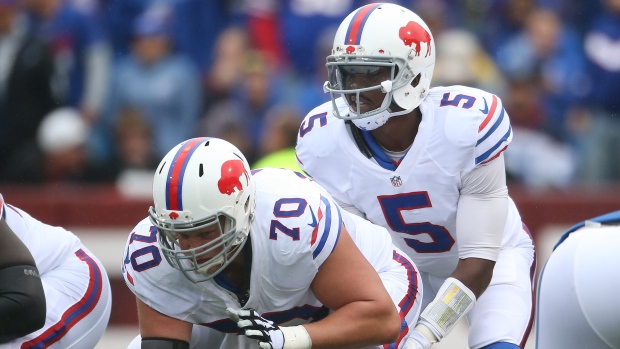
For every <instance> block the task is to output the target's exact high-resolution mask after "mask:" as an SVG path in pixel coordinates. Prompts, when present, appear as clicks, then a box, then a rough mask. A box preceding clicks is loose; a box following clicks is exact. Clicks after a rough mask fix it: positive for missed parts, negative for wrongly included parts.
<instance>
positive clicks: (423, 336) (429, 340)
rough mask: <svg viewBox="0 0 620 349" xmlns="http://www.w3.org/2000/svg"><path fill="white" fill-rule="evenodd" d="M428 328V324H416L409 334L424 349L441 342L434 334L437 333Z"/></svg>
mask: <svg viewBox="0 0 620 349" xmlns="http://www.w3.org/2000/svg"><path fill="white" fill-rule="evenodd" d="M429 327H431V325H430V324H428V323H426V324H425V323H421V322H418V324H417V325H416V326H415V328H414V329H413V332H412V333H411V337H413V338H414V339H415V340H416V341H418V343H420V344H421V345H422V347H423V348H424V349H428V348H430V347H431V346H432V345H433V344H435V343H437V342H439V341H440V340H441V337H439V336H438V335H437V334H436V332H437V331H436V330H435V331H433V330H432V329H431V328H429Z"/></svg>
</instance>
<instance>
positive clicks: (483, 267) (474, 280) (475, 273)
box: [450, 258, 495, 299]
mask: <svg viewBox="0 0 620 349" xmlns="http://www.w3.org/2000/svg"><path fill="white" fill-rule="evenodd" d="M494 267H495V262H494V261H491V260H488V259H481V258H466V259H459V262H458V264H457V266H456V269H455V270H454V272H453V273H452V275H450V277H453V278H455V279H458V280H459V281H461V282H462V283H463V284H464V285H465V286H467V288H469V289H470V290H471V291H472V292H473V293H474V294H475V295H476V299H477V298H479V297H480V296H481V295H482V293H483V292H484V291H485V290H486V289H487V287H488V286H489V284H490V283H491V278H492V277H493V268H494Z"/></svg>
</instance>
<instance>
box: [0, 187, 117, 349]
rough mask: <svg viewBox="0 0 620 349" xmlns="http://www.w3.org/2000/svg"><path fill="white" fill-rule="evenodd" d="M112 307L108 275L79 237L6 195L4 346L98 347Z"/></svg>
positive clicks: (1, 257)
mask: <svg viewBox="0 0 620 349" xmlns="http://www.w3.org/2000/svg"><path fill="white" fill-rule="evenodd" d="M111 307H112V299H111V293H110V284H109V280H108V277H107V274H106V272H105V270H104V268H103V266H102V264H101V263H100V262H99V261H98V260H97V258H95V256H94V255H93V254H92V253H91V252H90V251H88V249H87V248H86V247H84V245H82V243H81V242H80V240H79V239H78V237H77V236H75V235H74V234H73V233H71V232H69V231H67V230H65V229H63V228H60V227H53V226H50V225H47V224H44V223H41V222H40V221H38V220H36V219H35V218H33V217H31V216H30V215H29V214H28V213H26V212H24V211H22V210H20V209H19V208H17V207H14V206H11V205H9V204H6V203H5V202H4V200H3V198H2V196H1V195H0V314H1V316H0V343H3V344H0V349H14V348H50V349H55V348H57V349H65V348H94V347H95V345H96V344H97V342H99V339H101V336H102V335H103V332H104V331H105V329H106V327H107V325H108V320H109V317H110V310H111Z"/></svg>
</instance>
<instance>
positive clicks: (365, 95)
mask: <svg viewBox="0 0 620 349" xmlns="http://www.w3.org/2000/svg"><path fill="white" fill-rule="evenodd" d="M435 53H436V52H435V45H434V39H433V36H432V34H431V32H430V30H429V28H428V26H427V25H426V23H424V21H423V20H422V19H421V18H420V17H419V16H418V15H416V14H415V13H413V12H412V11H410V10H408V9H406V8H403V7H401V6H398V5H395V4H381V3H377V4H369V5H366V6H363V7H360V8H359V9H357V10H355V11H353V12H352V13H351V14H349V15H348V16H347V17H346V18H345V19H344V21H343V22H342V23H341V25H340V27H339V28H338V30H337V32H336V35H335V38H334V44H333V49H332V54H331V55H330V56H328V57H327V63H326V66H327V70H328V79H329V80H328V81H327V82H326V83H325V85H324V90H325V91H326V92H327V93H329V94H330V96H331V101H330V102H327V103H325V104H323V105H320V106H318V107H317V108H315V109H314V110H312V111H311V112H310V113H308V115H307V116H306V118H305V119H304V121H303V122H302V124H301V127H300V129H299V135H298V144H297V147H296V154H297V158H298V163H299V165H300V167H301V168H302V169H303V170H304V171H305V172H306V173H307V174H309V175H310V176H311V177H312V178H313V179H314V180H315V181H316V182H318V183H319V184H320V185H322V186H323V187H324V188H325V189H326V190H327V191H328V192H329V193H330V194H331V195H332V197H333V198H334V199H335V200H336V202H338V203H339V204H340V205H341V207H343V208H344V209H346V210H349V211H350V212H353V213H355V214H358V215H360V216H362V217H365V218H367V219H368V220H370V221H371V222H373V223H375V224H378V225H381V226H383V227H385V228H386V229H387V230H388V231H389V232H390V233H391V234H392V238H393V241H394V244H395V245H396V246H398V247H399V248H400V249H401V250H402V251H404V252H405V253H407V254H408V255H409V256H410V257H411V258H412V259H413V261H414V262H415V263H416V265H417V267H418V268H419V269H420V272H421V274H422V280H423V282H424V300H423V304H422V306H423V309H424V310H423V312H422V314H421V316H420V321H419V324H418V325H417V326H416V328H415V331H414V333H413V335H412V337H414V338H415V342H416V347H417V348H424V349H427V348H429V347H430V346H431V345H432V344H433V343H436V342H438V341H440V340H441V339H442V338H443V337H445V336H446V334H448V333H449V332H450V330H451V329H452V328H453V326H454V324H455V323H456V322H457V321H458V320H459V319H461V318H463V317H465V316H467V318H468V320H469V324H470V331H469V339H468V340H469V347H470V348H473V349H480V348H487V349H491V348H493V349H499V348H506V349H509V348H523V346H524V345H525V342H526V339H527V338H528V335H529V332H530V330H531V325H532V319H533V301H532V300H533V294H532V277H533V275H534V274H533V272H534V270H535V259H534V245H533V242H532V238H531V236H530V235H529V233H528V232H527V229H526V228H525V226H524V225H523V223H522V222H521V217H520V215H519V212H518V210H517V208H516V206H515V204H514V202H513V201H512V199H511V198H510V197H509V196H508V190H507V187H506V175H505V169H504V158H503V154H502V153H503V151H504V150H505V149H506V147H507V146H508V144H509V143H510V141H511V139H512V131H511V127H510V121H509V118H508V115H507V114H506V111H505V110H504V108H503V106H502V102H501V100H500V99H499V98H498V97H497V96H496V95H494V94H492V93H489V92H485V91H481V90H479V89H475V88H470V87H465V86H447V87H434V88H430V83H431V78H432V75H433V69H434V65H435Z"/></svg>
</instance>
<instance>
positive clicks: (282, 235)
mask: <svg viewBox="0 0 620 349" xmlns="http://www.w3.org/2000/svg"><path fill="white" fill-rule="evenodd" d="M293 176H294V175H293ZM290 177H291V176H288V177H286V176H283V177H281V178H280V177H274V176H272V177H271V178H270V179H269V180H270V181H272V182H273V179H274V178H276V179H277V180H278V181H279V182H281V183H282V184H281V185H282V186H286V185H287V184H288V186H292V185H294V186H295V190H294V191H288V192H289V193H293V192H295V193H296V194H297V195H298V197H295V198H293V197H290V194H286V196H285V194H282V193H280V194H277V195H276V196H275V198H273V199H269V200H267V201H266V202H265V203H261V207H260V211H261V212H260V215H259V212H258V210H259V208H258V206H257V210H256V211H257V216H258V217H259V219H260V220H261V221H262V222H257V224H258V223H260V224H259V225H260V226H261V227H262V226H264V227H269V231H268V232H266V233H267V234H268V239H266V240H265V243H266V244H267V246H268V247H267V248H268V249H269V251H270V252H269V254H270V256H271V259H270V261H269V263H271V267H270V268H269V270H268V271H267V273H268V274H269V275H270V276H269V280H270V282H272V283H273V284H274V286H276V287H277V288H280V289H286V290H292V289H302V288H307V287H309V286H310V284H311V283H312V280H313V279H314V276H315V275H316V273H317V272H318V271H319V269H320V268H321V266H322V265H323V263H324V262H325V261H326V260H327V258H329V256H330V255H331V254H332V252H333V251H334V248H335V247H336V244H337V243H338V240H339V238H340V234H341V231H342V216H341V213H340V208H339V207H338V205H337V204H336V203H335V202H334V201H333V199H332V198H331V197H329V196H327V195H323V194H322V192H321V191H320V190H318V189H319V187H318V186H317V185H316V184H315V183H313V182H312V181H311V180H310V179H307V178H306V179H303V180H302V179H301V178H296V179H293V181H287V180H286V179H287V178H288V179H290ZM274 203H275V205H274ZM274 206H275V209H274ZM274 211H277V212H274ZM272 212H274V214H273V215H272ZM255 226H256V225H255ZM256 229H257V230H256V233H257V232H258V231H259V230H258V229H259V227H258V226H256ZM253 232H254V231H253Z"/></svg>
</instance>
